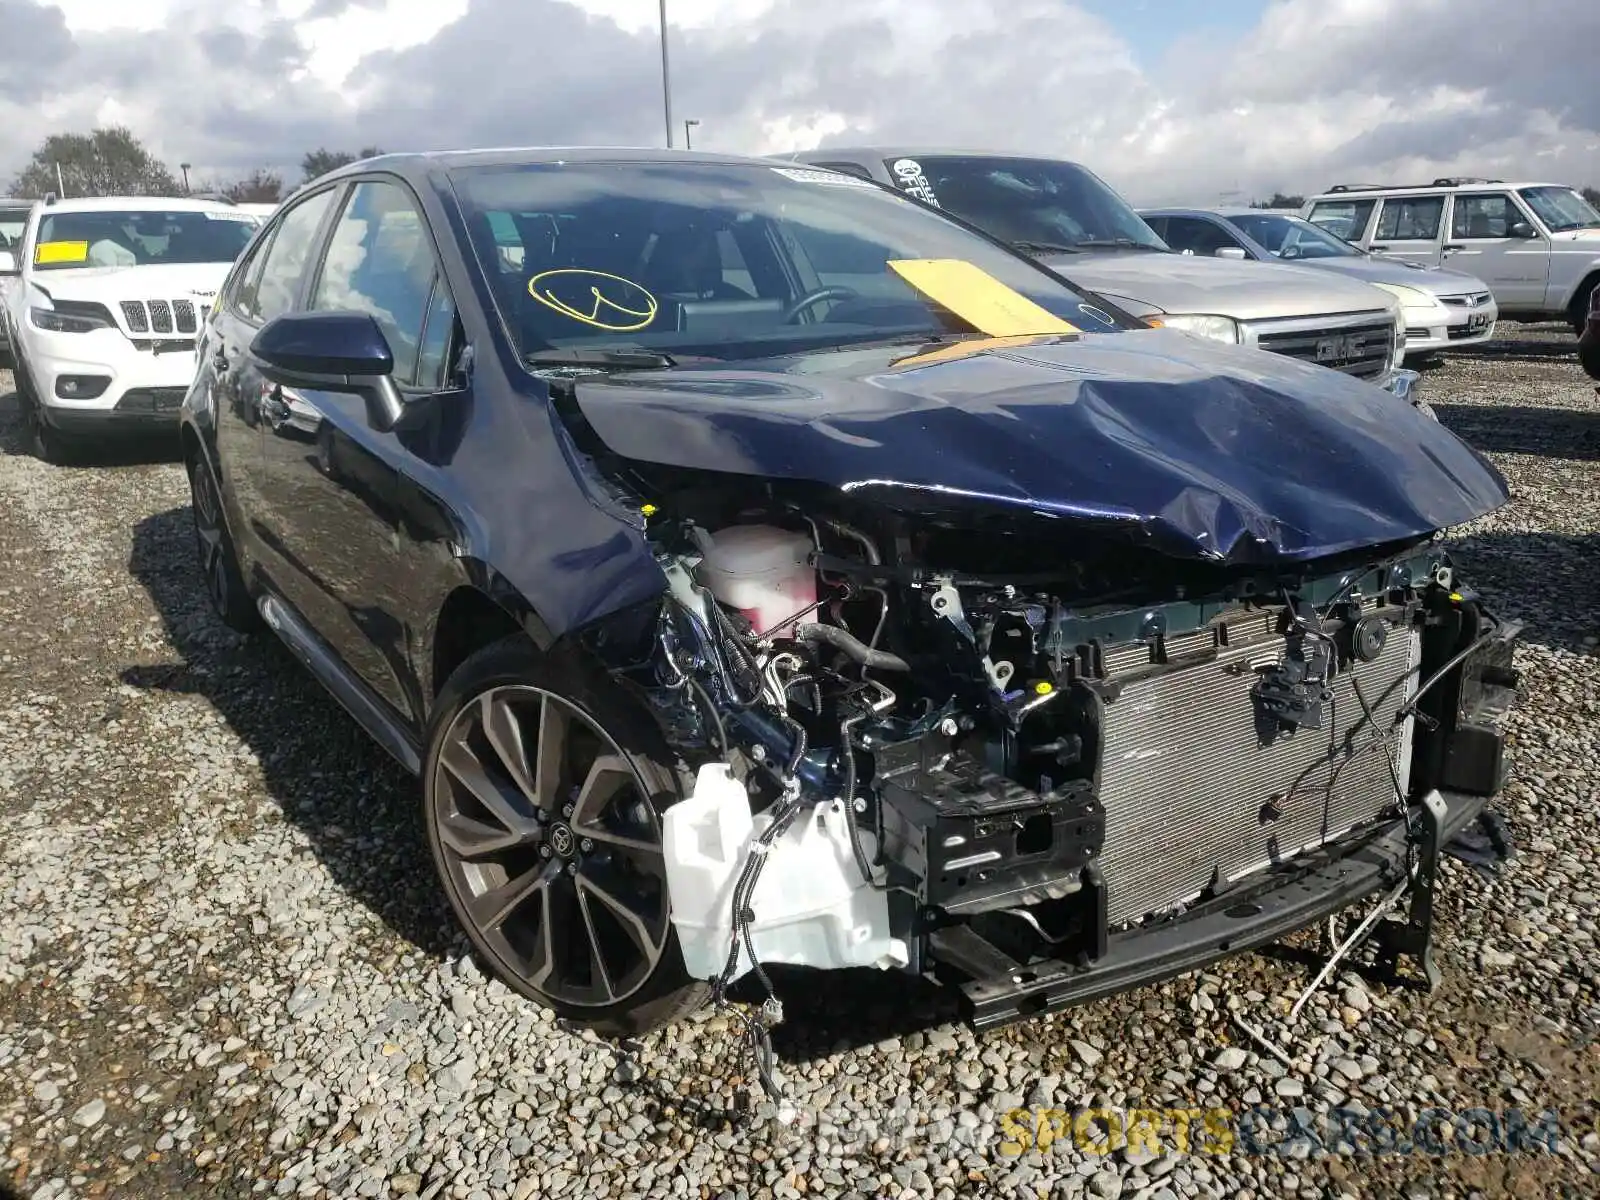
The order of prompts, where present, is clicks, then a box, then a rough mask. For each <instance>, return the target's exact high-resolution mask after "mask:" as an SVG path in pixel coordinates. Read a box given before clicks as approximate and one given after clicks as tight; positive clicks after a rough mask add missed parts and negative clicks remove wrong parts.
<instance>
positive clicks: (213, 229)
mask: <svg viewBox="0 0 1600 1200" xmlns="http://www.w3.org/2000/svg"><path fill="white" fill-rule="evenodd" d="M258 227H259V226H258V224H257V222H256V220H255V218H253V217H252V216H250V215H249V214H246V213H241V212H239V211H238V210H237V209H236V208H234V207H233V206H232V205H229V204H218V203H214V202H211V201H206V200H192V199H171V198H166V197H154V196H139V197H114V198H112V197H107V198H98V199H82V200H51V199H46V200H45V201H44V202H42V203H40V204H38V205H36V206H35V207H34V208H33V211H32V213H31V214H30V215H29V218H28V223H27V225H26V227H25V228H24V230H23V233H22V239H21V241H20V243H18V244H16V245H14V246H13V247H12V249H11V251H10V252H9V254H0V274H4V275H6V276H8V278H6V279H5V281H4V282H5V284H6V286H5V287H4V288H3V289H0V290H3V292H4V296H5V308H6V311H5V316H4V322H5V326H6V329H7V332H8V334H9V340H10V343H11V347H10V348H11V356H12V359H13V360H14V364H15V367H14V369H15V374H16V382H17V391H18V392H19V393H20V394H21V396H22V399H23V402H24V406H25V409H26V412H27V416H28V419H29V424H30V427H31V432H32V443H33V450H34V452H35V453H36V454H38V455H39V456H40V457H41V458H45V459H57V458H60V457H62V456H63V455H64V454H65V453H66V452H67V451H69V450H70V449H71V445H72V442H73V441H74V439H77V438H82V437H85V436H89V435H96V434H105V433H111V432H113V431H116V430H121V429H127V428H136V427H147V428H156V429H161V428H171V429H173V430H176V429H177V423H178V407H179V405H181V404H182V403H183V397H184V393H185V392H186V391H187V390H188V386H189V383H190V381H191V380H192V379H193V378H194V370H195V343H196V338H197V337H198V334H199V332H200V328H201V325H202V324H203V322H204V320H205V318H206V314H207V310H208V309H209V308H210V307H211V304H212V301H213V300H214V299H215V297H216V294H217V289H218V288H219V287H220V286H221V284H222V281H223V278H224V277H225V276H226V275H227V273H228V269H229V267H231V266H232V264H233V261H234V259H235V258H237V257H238V255H239V252H240V251H241V250H243V249H244V247H245V246H246V244H248V242H249V241H250V238H251V236H252V235H253V234H254V233H255V231H256V229H257V228H258Z"/></svg>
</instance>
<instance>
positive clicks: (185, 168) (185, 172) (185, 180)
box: [178, 163, 189, 196]
mask: <svg viewBox="0 0 1600 1200" xmlns="http://www.w3.org/2000/svg"><path fill="white" fill-rule="evenodd" d="M178 167H179V169H180V170H182V171H183V194H184V195H185V196H187V195H188V194H189V164H188V163H179V164H178Z"/></svg>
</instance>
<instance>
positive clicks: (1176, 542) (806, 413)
mask: <svg viewBox="0 0 1600 1200" xmlns="http://www.w3.org/2000/svg"><path fill="white" fill-rule="evenodd" d="M897 359H898V360H899V362H898V364H896V360H897ZM917 359H920V361H916V360H917ZM575 393H576V399H577V405H578V407H579V409H580V410H581V411H582V413H583V415H584V417H585V418H586V419H587V421H588V423H589V425H590V426H591V427H592V429H593V431H594V433H595V435H596V436H597V437H598V438H599V439H600V440H601V441H602V442H603V443H604V444H605V445H606V446H607V447H608V448H609V449H610V450H611V451H612V452H613V453H615V454H617V455H619V456H621V457H623V458H626V459H631V460H634V461H636V462H639V463H643V464H651V463H654V464H660V465H665V466H674V467H685V468H693V469H700V470H705V471H715V472H728V473H733V474H738V475H748V476H751V477H754V478H759V479H769V480H788V481H805V482H810V483H815V484H822V485H826V486H831V487H835V488H839V489H841V490H843V491H846V492H848V493H851V494H852V495H853V496H854V497H855V498H857V499H859V500H863V501H868V502H873V501H875V502H879V503H883V504H886V505H890V506H893V507H897V508H900V509H902V510H905V511H912V512H917V511H922V512H926V511H929V510H931V509H943V510H947V511H948V510H949V509H951V508H952V507H954V508H956V509H958V510H960V509H968V508H976V509H982V510H987V511H988V512H990V513H993V512H996V511H1007V510H1009V511H1014V512H1015V513H1016V514H1017V516H1018V517H1019V518H1021V519H1030V515H1032V516H1035V517H1038V518H1044V519H1055V520H1066V521H1078V522H1083V523H1085V524H1086V525H1092V526H1096V527H1101V528H1109V529H1114V530H1119V531H1121V532H1122V533H1123V534H1125V535H1127V536H1131V537H1132V538H1134V539H1135V540H1136V541H1143V542H1146V543H1147V544H1154V546H1156V547H1157V548H1159V549H1161V550H1162V551H1163V552H1165V553H1168V554H1172V555H1176V556H1179V557H1186V558H1193V559H1204V560H1211V561H1221V560H1227V561H1237V562H1246V561H1248V562H1254V563H1266V562H1273V561H1279V562H1285V563H1287V562H1292V561H1306V560H1311V559H1315V558H1321V557H1324V556H1326V555H1330V554H1336V553H1341V552H1344V551H1347V550H1355V549H1359V548H1364V547H1368V546H1375V545H1379V544H1382V543H1385V542H1391V541H1400V540H1405V539H1411V538H1416V537H1419V536H1425V535H1427V534H1429V533H1431V532H1433V531H1435V530H1438V529H1442V528H1446V527H1449V526H1452V525H1457V524H1460V523H1462V522H1465V521H1468V520H1471V519H1472V518H1474V517H1477V516H1480V515H1482V514H1483V513H1486V512H1489V511H1491V510H1493V509H1495V508H1498V507H1500V506H1501V505H1502V504H1504V503H1505V502H1506V500H1507V499H1508V494H1507V490H1506V484H1505V480H1504V478H1503V477H1502V476H1501V475H1500V473H1499V472H1498V471H1496V470H1495V468H1494V467H1493V466H1491V465H1490V464H1489V463H1488V462H1487V461H1486V460H1484V459H1483V458H1482V457H1480V456H1479V455H1478V454H1477V453H1476V452H1475V451H1473V450H1472V449H1471V448H1469V447H1468V446H1467V445H1466V444H1465V443H1463V442H1462V441H1461V440H1460V439H1458V438H1457V437H1456V436H1455V435H1454V434H1452V433H1450V431H1449V430H1447V429H1445V428H1444V427H1443V426H1441V425H1439V424H1438V423H1437V422H1435V421H1432V420H1430V419H1428V418H1427V417H1426V416H1424V415H1422V414H1421V413H1419V412H1417V411H1416V410H1415V409H1414V408H1412V406H1411V405H1409V404H1407V403H1405V402H1404V401H1401V400H1398V399H1396V398H1395V397H1394V396H1392V395H1390V394H1389V393H1388V392H1385V391H1383V390H1382V389H1380V388H1377V387H1374V386H1373V385H1371V384H1368V383H1364V382H1362V381H1360V380H1356V379H1352V378H1350V377H1348V376H1345V375H1342V374H1340V373H1338V372H1336V371H1330V370H1327V369H1326V368H1322V367H1315V366H1310V365H1307V364H1303V363H1299V362H1295V361H1293V360H1291V359H1288V358H1285V357H1284V356H1282V355H1273V354H1267V353H1265V352H1260V351H1252V350H1241V349H1238V348H1232V347H1226V346H1223V345H1221V344H1218V343H1211V342H1207V341H1203V340H1201V339H1198V338H1191V337H1188V336H1186V335H1183V334H1180V333H1176V332H1173V331H1169V330H1146V331H1139V332H1129V333H1120V334H1092V335H1085V336H1083V337H1081V338H1076V337H1069V338H1039V339H1012V340H1010V341H1006V342H990V343H987V344H985V343H974V342H967V343H958V344H956V345H954V346H947V347H943V348H941V349H939V350H937V351H935V352H933V353H923V354H919V353H918V351H917V350H916V349H914V348H912V349H906V348H885V347H882V346H879V347H873V348H866V349H856V350H846V351H834V352H824V353H813V354H808V355H801V356H793V357H787V358H777V359H768V360H763V361H761V362H751V363H744V364H740V365H738V366H727V367H723V366H687V365H685V366H679V367H677V368H675V369H673V370H670V371H660V372H650V373H648V374H628V375H619V376H609V377H602V376H591V377H584V378H580V379H579V380H577V381H576V384H575Z"/></svg>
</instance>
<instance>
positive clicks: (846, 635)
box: [795, 621, 911, 671]
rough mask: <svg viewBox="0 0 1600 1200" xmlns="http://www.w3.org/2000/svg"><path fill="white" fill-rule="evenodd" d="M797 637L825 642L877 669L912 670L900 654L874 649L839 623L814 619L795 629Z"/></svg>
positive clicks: (859, 661)
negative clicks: (831, 623)
mask: <svg viewBox="0 0 1600 1200" xmlns="http://www.w3.org/2000/svg"><path fill="white" fill-rule="evenodd" d="M795 637H796V639H798V640H799V641H802V642H823V643H825V644H826V645H829V646H832V647H833V648H834V649H835V650H838V651H840V652H841V653H842V654H844V655H846V656H847V657H849V658H852V659H854V660H855V661H856V662H858V663H860V664H861V665H862V666H864V667H871V668H872V669H873V670H876V671H909V670H911V666H910V664H909V663H907V662H906V660H905V659H903V658H901V657H900V656H899V655H898V654H890V653H889V651H887V650H874V649H873V648H872V647H871V646H869V645H867V644H866V643H865V642H863V641H862V640H861V639H860V638H858V637H856V636H855V634H853V633H850V632H849V631H847V630H844V629H840V628H839V627H838V626H837V625H825V624H823V623H822V622H821V621H813V622H812V623H811V624H809V625H802V626H800V628H799V629H797V630H796V631H795Z"/></svg>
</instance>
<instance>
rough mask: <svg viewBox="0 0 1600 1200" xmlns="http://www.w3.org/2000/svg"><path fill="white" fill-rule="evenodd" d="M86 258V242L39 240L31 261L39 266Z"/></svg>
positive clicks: (87, 250) (87, 252)
mask: <svg viewBox="0 0 1600 1200" xmlns="http://www.w3.org/2000/svg"><path fill="white" fill-rule="evenodd" d="M88 260H89V243H88V242H40V243H39V244H38V246H37V247H35V248H34V251H33V261H34V263H35V264H36V265H37V266H41V267H42V266H46V265H48V264H50V263H80V262H87V261H88Z"/></svg>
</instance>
